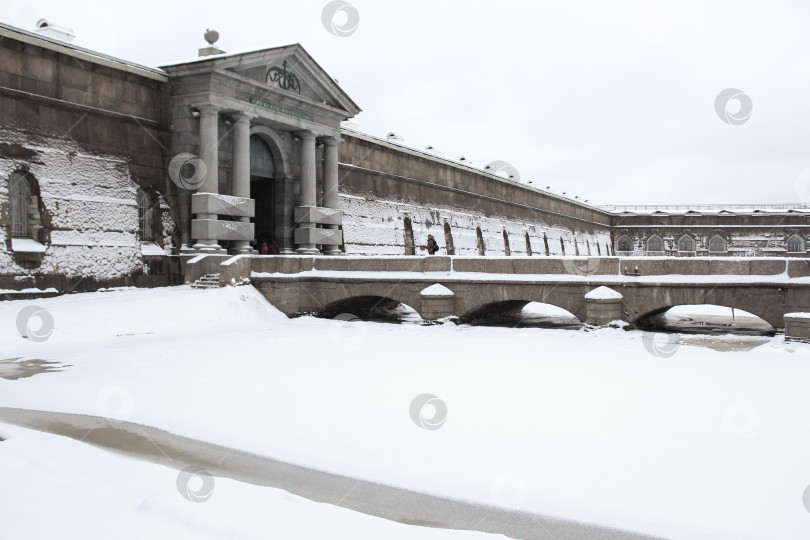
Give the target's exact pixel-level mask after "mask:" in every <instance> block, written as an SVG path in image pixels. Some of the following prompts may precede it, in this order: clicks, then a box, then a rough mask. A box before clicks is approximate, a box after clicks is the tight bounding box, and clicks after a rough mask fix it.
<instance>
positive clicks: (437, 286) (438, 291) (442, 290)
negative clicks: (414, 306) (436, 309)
mask: <svg viewBox="0 0 810 540" xmlns="http://www.w3.org/2000/svg"><path fill="white" fill-rule="evenodd" d="M419 294H420V295H422V296H453V295H455V294H456V293H454V292H453V291H451V290H450V289H448V288H447V287H445V286H444V285H442V284H441V283H434V284H433V285H431V286H430V287H427V288H425V289H422V292H420V293H419Z"/></svg>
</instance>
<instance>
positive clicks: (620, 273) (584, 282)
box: [186, 255, 810, 328]
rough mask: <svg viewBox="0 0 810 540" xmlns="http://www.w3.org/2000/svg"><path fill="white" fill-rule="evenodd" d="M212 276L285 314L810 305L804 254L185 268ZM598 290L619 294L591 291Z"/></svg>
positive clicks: (361, 260) (637, 315) (778, 323)
mask: <svg viewBox="0 0 810 540" xmlns="http://www.w3.org/2000/svg"><path fill="white" fill-rule="evenodd" d="M216 273H218V274H219V279H220V284H221V285H227V284H231V285H233V284H238V283H244V282H245V281H246V280H247V279H249V280H250V282H251V283H253V285H255V286H256V287H257V288H258V289H259V290H260V291H261V292H262V294H263V295H264V296H265V297H266V298H267V299H268V301H270V302H271V303H272V304H273V305H274V306H276V307H277V308H278V309H280V310H281V311H283V312H284V313H286V314H287V315H297V314H303V313H323V314H327V315H328V314H339V313H341V312H343V311H350V306H352V305H357V303H358V302H361V303H362V301H363V300H364V299H365V300H370V299H373V300H374V301H375V302H378V303H379V302H380V301H381V299H385V300H386V301H388V302H389V303H404V304H407V305H408V306H410V307H412V308H413V309H415V310H416V311H417V312H419V314H420V315H422V317H424V318H425V319H438V318H441V317H447V316H456V317H460V318H464V317H470V316H474V315H476V314H480V313H484V312H498V311H506V310H513V309H515V308H519V307H521V306H522V305H525V304H527V303H528V302H543V303H547V304H552V305H554V306H558V307H561V308H563V309H566V310H568V311H569V312H571V313H572V314H573V315H575V316H576V317H577V318H579V319H580V320H581V321H583V322H588V323H591V324H603V323H604V322H607V321H609V320H615V319H617V318H621V319H622V320H624V321H626V322H628V323H635V322H636V321H638V320H640V319H642V318H644V317H646V316H648V315H652V314H655V313H660V312H662V311H665V310H666V309H668V308H670V307H673V306H678V305H690V304H715V305H719V306H727V307H733V308H737V309H741V310H744V311H748V312H750V313H753V314H754V315H757V316H759V317H761V318H762V319H764V320H765V321H766V322H768V323H769V324H770V325H772V326H773V327H774V328H784V315H785V314H786V313H790V312H800V311H810V259H785V258H737V259H731V258H728V257H722V258H721V257H717V258H712V257H700V258H681V257H679V258H675V257H672V258H670V257H656V258H649V257H638V258H635V257H536V258H533V257H532V258H513V257H500V258H491V257H446V256H444V257H443V256H433V257H419V256H414V257H404V256H403V257H317V256H315V257H308V256H256V255H239V256H235V257H231V258H223V259H217V258H214V257H205V256H201V257H197V258H196V259H194V260H192V261H190V262H189V264H188V267H187V268H186V278H187V281H189V280H190V281H193V280H194V279H196V277H195V276H197V277H199V276H201V275H204V274H216ZM599 287H607V288H609V289H610V290H612V291H615V293H618V294H615V293H611V292H610V291H605V289H600V291H598V292H596V293H594V292H592V291H594V290H595V289H597V288H599ZM605 292H606V293H607V294H602V293H605ZM589 293H591V294H589ZM586 295H587V296H588V297H589V298H586ZM347 306H349V307H348V308H347Z"/></svg>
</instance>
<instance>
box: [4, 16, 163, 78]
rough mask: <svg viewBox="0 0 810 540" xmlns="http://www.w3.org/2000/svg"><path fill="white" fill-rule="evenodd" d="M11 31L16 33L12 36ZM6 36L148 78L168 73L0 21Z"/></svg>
mask: <svg viewBox="0 0 810 540" xmlns="http://www.w3.org/2000/svg"><path fill="white" fill-rule="evenodd" d="M12 33H13V34H17V35H16V36H14V35H12ZM6 36H8V37H11V38H12V39H16V40H18V41H23V42H27V43H31V44H33V45H36V46H41V47H45V48H49V49H54V50H59V52H65V53H66V54H69V55H72V56H77V57H79V58H82V59H84V60H88V61H91V62H94V63H98V64H102V65H107V66H110V67H114V68H117V69H123V70H124V71H130V72H133V73H137V74H139V75H144V76H149V77H150V78H159V79H161V80H165V77H166V76H167V75H168V73H166V72H165V71H163V70H162V69H158V68H154V67H149V66H144V65H141V64H138V63H136V62H131V61H129V60H123V59H121V58H116V57H114V56H110V55H108V54H104V53H100V52H98V51H93V50H90V49H85V48H84V47H79V46H77V45H74V44H72V43H68V42H66V41H62V40H59V39H55V38H52V37H49V36H46V35H43V34H41V33H37V32H29V31H28V30H23V29H22V28H17V27H16V26H11V25H9V24H4V23H0V37H6Z"/></svg>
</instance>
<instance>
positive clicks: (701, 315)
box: [635, 304, 776, 335]
mask: <svg viewBox="0 0 810 540" xmlns="http://www.w3.org/2000/svg"><path fill="white" fill-rule="evenodd" d="M689 307H692V308H697V309H695V310H694V311H693V310H688V311H687V310H682V311H683V312H682V313H681V314H680V316H679V314H678V313H675V314H672V315H670V316H667V317H664V314H666V313H667V312H669V311H670V310H672V309H673V308H689ZM718 307H724V308H730V309H732V310H737V313H735V314H734V315H735V316H734V318H733V319H732V317H731V315H732V313H729V312H728V311H726V312H725V313H718V312H717V311H716V310H715V309H712V308H718ZM707 308H708V309H707ZM740 312H742V313H740ZM685 314H688V317H684V316H683V315H685ZM749 315H750V316H753V318H751V317H748V316H749ZM739 317H744V319H743V321H742V323H743V324H742V325H740V324H739V323H740V322H741V321H740V319H739ZM635 326H636V328H638V329H640V330H651V331H671V332H683V333H698V334H704V333H707V334H715V333H732V334H736V333H741V334H752V335H773V333H774V332H775V330H776V327H775V326H774V325H773V324H771V323H769V322H768V321H767V320H765V319H764V318H763V317H761V316H759V315H757V314H756V313H753V312H751V311H748V310H744V309H742V308H739V307H736V306H718V305H716V304H700V305H689V304H682V305H677V306H670V307H663V308H660V309H657V310H655V311H652V312H650V313H648V314H646V315H644V316H642V317H640V318H639V319H638V320H637V321H636V324H635Z"/></svg>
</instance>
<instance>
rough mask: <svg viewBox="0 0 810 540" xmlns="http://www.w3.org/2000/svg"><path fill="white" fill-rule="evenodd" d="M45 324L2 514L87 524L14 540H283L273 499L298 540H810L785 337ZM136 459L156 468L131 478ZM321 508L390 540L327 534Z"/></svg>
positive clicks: (83, 303) (6, 402) (130, 293)
mask: <svg viewBox="0 0 810 540" xmlns="http://www.w3.org/2000/svg"><path fill="white" fill-rule="evenodd" d="M38 304H40V305H41V307H42V308H43V309H46V310H47V311H48V312H49V313H50V314H51V315H52V316H53V319H54V321H55V326H54V329H53V333H52V335H51V336H50V337H49V338H48V339H47V340H44V341H41V342H33V341H31V340H28V339H22V338H21V337H20V336H19V334H18V333H17V329H16V325H15V317H16V316H17V314H18V313H19V312H20V307H21V306H19V305H15V303H12V302H8V303H3V305H0V340H2V343H4V350H3V354H2V355H0V407H2V408H4V411H5V412H4V414H3V415H0V416H3V417H4V419H3V418H0V422H3V421H5V422H8V423H7V425H6V427H3V426H2V425H0V432H2V433H0V437H4V438H6V439H7V440H5V441H2V442H0V482H2V483H3V485H4V486H6V485H12V486H16V487H15V488H14V489H12V490H3V491H2V492H0V505H3V507H4V508H8V507H12V506H13V507H15V508H18V509H21V510H23V509H25V508H27V507H26V506H25V505H24V502H23V501H24V500H26V499H25V498H24V497H23V495H25V494H26V493H28V492H29V491H31V490H29V489H25V490H23V487H24V486H37V488H36V489H35V490H34V492H33V495H30V494H29V499H30V496H35V497H39V498H40V499H41V498H42V497H44V496H47V497H46V498H47V500H48V501H49V505H51V506H52V507H54V508H61V507H62V506H64V507H65V508H68V509H70V512H64V515H62V514H60V520H61V521H60V520H54V521H48V520H41V519H39V520H38V519H36V518H34V517H33V516H29V517H26V516H28V514H27V513H26V512H25V511H21V512H20V513H15V514H13V515H15V516H17V517H16V518H13V519H9V518H8V515H9V514H6V520H5V521H4V522H3V526H4V527H6V529H5V530H11V531H18V532H19V531H24V532H25V533H26V535H27V536H31V535H38V536H53V535H54V534H57V533H58V530H62V529H63V528H65V527H66V526H70V527H73V529H72V530H75V531H79V533H80V537H85V538H86V537H100V536H98V535H95V534H94V533H93V531H92V530H90V529H88V528H87V525H86V524H87V523H93V520H94V518H96V517H97V516H96V510H95V508H96V506H98V505H104V507H105V508H106V510H105V512H108V513H109V515H110V516H111V518H110V519H113V520H118V521H120V522H126V523H127V524H128V526H130V527H132V530H133V531H135V532H136V533H139V534H141V535H142V536H143V535H152V536H154V534H153V533H154V530H153V529H152V528H150V524H154V520H155V519H158V517H157V516H162V517H160V518H159V519H160V520H163V521H160V523H163V524H164V525H163V526H164V528H165V530H166V531H169V530H171V531H172V534H174V537H177V535H185V536H191V537H205V538H220V537H221V538H226V537H229V535H230V537H232V536H233V534H234V533H233V531H220V532H218V529H217V523H219V521H216V520H215V521H212V520H214V516H217V519H224V520H228V519H230V520H231V521H233V522H234V523H239V524H240V525H239V527H241V528H239V530H238V532H237V533H236V535H237V536H240V537H254V536H256V537H261V535H258V536H257V530H260V531H261V533H263V534H264V535H265V536H266V535H267V534H272V533H273V532H274V531H275V532H276V533H277V534H278V533H279V531H281V528H280V527H281V525H280V523H281V521H279V524H278V525H277V526H276V528H275V529H274V528H273V526H272V525H269V524H267V523H259V522H258V521H257V520H258V519H259V518H257V517H254V516H252V515H251V516H247V517H245V516H243V515H242V514H240V510H239V508H246V507H250V506H251V505H253V504H255V501H258V500H262V501H265V503H264V504H269V505H270V506H272V508H276V509H282V508H284V509H286V510H285V511H284V512H282V514H289V515H295V516H298V517H299V518H301V517H305V516H311V517H310V518H309V519H305V521H306V523H307V526H306V527H305V526H304V525H299V526H298V529H295V527H296V525H295V523H291V524H290V527H293V529H292V530H294V531H297V534H294V535H287V536H286V537H298V538H317V537H323V536H324V535H326V536H329V537H332V538H344V537H345V538H378V537H391V538H395V537H398V536H396V534H401V535H402V536H401V537H402V538H434V537H436V536H435V535H436V534H440V535H444V536H441V537H443V538H445V537H446V538H462V537H464V538H467V537H468V538H478V537H479V536H480V535H484V536H486V535H487V534H489V535H497V534H511V535H512V536H515V537H521V538H546V537H549V538H552V537H553V538H565V537H575V538H577V537H579V538H587V537H588V536H587V535H586V533H584V532H583V531H592V532H593V533H594V534H595V535H596V536H595V537H603V536H604V535H605V534H610V533H605V531H610V530H620V531H631V533H630V534H631V536H629V537H633V535H636V536H638V537H664V538H701V539H704V538H708V539H712V538H718V539H719V538H729V537H734V538H774V537H779V538H787V539H791V538H796V539H803V538H807V537H808V536H810V523H809V521H808V519H809V518H810V514H808V510H807V509H806V508H805V507H804V505H803V502H802V501H803V493H804V492H805V489H806V488H807V486H808V485H810V464H809V463H808V462H807V459H806V456H807V455H808V454H810V434H808V431H807V430H805V429H803V428H802V426H806V425H808V423H810V397H808V393H807V391H806V383H805V381H807V380H810V347H808V346H806V345H802V344H785V343H784V342H783V339H782V337H781V336H780V335H777V336H773V337H769V336H762V335H758V336H746V335H720V336H710V335H706V334H687V333H685V332H684V333H660V334H651V333H646V332H642V331H638V330H635V331H625V330H623V329H622V328H600V329H590V328H582V329H561V328H525V327H524V328H520V327H518V328H503V327H482V326H471V325H460V326H457V325H455V324H452V323H449V324H444V325H433V326H420V325H418V324H380V323H370V322H362V321H346V320H324V319H316V318H313V317H301V318H298V319H292V320H290V319H287V318H286V317H284V316H283V315H281V314H280V313H279V312H278V311H276V310H275V309H274V308H272V307H271V306H269V305H267V304H266V302H265V301H264V300H263V298H261V296H260V295H258V293H257V292H256V291H255V290H254V289H252V288H250V287H239V288H232V287H228V288H225V289H218V290H211V291H196V290H189V289H186V288H182V287H178V288H170V289H164V290H126V291H117V292H110V293H93V294H81V295H69V296H63V297H58V298H52V299H48V300H43V301H41V302H38ZM737 315H739V316H744V315H742V314H737ZM680 316H681V315H679V317H680ZM687 316H688V315H687ZM709 316H715V315H712V314H709ZM735 316H736V315H735ZM5 344H7V345H5ZM718 344H721V345H722V346H720V347H718ZM718 348H719V349H721V350H716V349H718ZM11 409H24V410H38V411H45V412H43V413H37V414H41V415H42V416H41V417H39V419H38V420H37V419H36V418H34V420H32V419H31V417H29V418H28V420H26V421H23V420H21V419H20V417H19V414H21V413H17V414H18V416H17V417H16V419H15V418H12V417H11V416H9V415H12V416H13V414H15V413H9V410H11ZM48 411H50V413H49V412H48ZM22 414H24V413H22ZM29 414H30V413H29ZM65 415H72V416H65ZM43 419H45V420H43ZM98 419H101V420H98ZM94 422H96V424H94ZM97 422H107V424H103V423H102V424H98V423H97ZM15 423H16V424H22V425H27V426H29V427H36V428H37V429H40V430H43V433H44V434H45V435H47V437H50V438H47V437H46V438H39V437H36V436H34V435H33V434H32V433H29V432H28V431H15V430H16V429H17V428H16V427H14V426H15ZM105 425H108V427H109V425H112V426H113V427H114V429H106V428H105V427H104V426H105ZM133 426H134V427H133ZM49 432H53V433H59V434H62V435H66V436H68V438H69V441H72V443H71V444H72V445H71V446H69V447H63V445H65V444H66V443H64V442H58V441H57V439H58V440H61V439H64V437H53V436H52V435H49V434H48V433H49ZM125 433H128V435H126V434H125ZM80 441H84V442H91V443H92V444H93V445H97V446H99V447H104V448H108V449H114V450H117V451H122V452H125V453H127V454H128V455H129V456H130V457H120V456H119V457H115V458H114V460H113V461H111V462H110V464H109V467H110V469H109V471H115V470H118V469H120V470H121V471H122V472H121V476H119V478H118V479H116V475H115V474H114V473H110V472H108V473H105V474H102V473H101V472H94V468H93V467H92V466H90V463H93V462H95V461H99V460H102V456H100V455H99V456H96V457H94V458H92V459H89V458H88V457H86V456H85V454H84V452H85V451H84V450H82V449H81V448H82V447H84V446H87V445H85V444H84V442H80ZM178 441H184V442H183V443H182V444H180V443H178ZM178 444H180V446H181V447H182V448H184V450H183V451H182V452H179V453H177V452H175V450H176V448H177V447H178ZM75 445H78V447H77V446H75ZM183 445H185V446H183ZM212 449H213V450H212ZM14 452H16V453H14ZM73 452H75V457H71V456H74V454H73ZM173 452H175V453H173ZM212 452H214V453H212ZM215 452H220V454H215ZM229 453H230V456H229ZM40 454H42V455H43V456H51V457H50V458H47V459H46V458H45V457H43V461H41V462H37V461H35V460H33V457H32V458H24V457H22V456H37V455H40ZM94 455H95V454H94ZM4 456H5V457H6V458H7V459H5V461H4ZM15 456H16V459H17V461H15ZM81 456H85V457H81ZM222 456H225V457H222ZM131 458H137V460H135V461H138V462H143V463H144V464H146V465H148V466H149V467H152V468H149V469H147V470H144V471H140V469H139V471H140V472H138V473H137V474H135V473H133V474H132V475H130V476H126V481H124V480H123V478H124V476H123V475H124V472H123V471H125V470H126V469H127V468H129V467H130V465H127V464H128V463H129V462H130V461H132V462H133V464H132V465H131V467H135V465H134V463H135V461H133V460H132V459H131ZM220 458H222V459H221V460H220ZM105 459H106V458H105ZM110 459H113V458H110ZM20 460H22V462H21V461H20ZM167 460H168V461H167ZM218 460H220V461H218ZM9 463H11V464H16V465H14V466H13V467H11V468H9V467H8V464H9ZM26 463H28V464H27V465H26ZM49 463H50V464H49ZM754 463H755V464H756V466H755V467H754V466H751V464H754ZM184 464H185V465H188V466H191V465H195V466H200V467H203V468H205V469H210V471H209V472H210V473H211V474H212V475H213V476H214V477H215V478H216V479H217V484H216V488H215V489H214V492H213V496H212V497H211V499H210V500H209V501H207V502H205V503H204V504H191V503H187V501H186V500H185V499H183V498H182V497H180V496H179V495H178V492H177V489H176V488H175V486H174V482H173V479H172V481H170V482H168V483H165V478H166V477H167V474H168V473H167V472H166V471H165V467H164V466H165V465H168V466H170V467H173V469H172V470H174V471H175V472H174V473H173V474H174V475H176V474H177V473H176V470H177V469H178V468H181V465H184ZM155 467H158V469H155ZM285 467H286V469H284V468H285ZM101 470H102V469H99V471H101ZM161 471H163V472H161ZM285 471H286V472H285ZM313 471H314V472H313ZM79 472H81V473H82V475H79V476H76V475H78V474H79ZM151 475H154V477H155V480H154V484H152V483H145V482H146V480H141V478H144V479H146V478H151V477H152V476H151ZM161 479H163V480H161ZM76 482H78V484H77V483H76ZM122 482H123V483H122ZM319 482H320V483H319ZM330 482H333V483H330ZM82 486H84V487H82ZM380 486H382V487H380ZM76 489H80V491H81V493H82V496H81V497H78V498H77V497H76V496H75V490H76ZM256 490H259V491H256ZM273 490H277V491H273ZM280 490H284V491H280ZM23 491H24V492H25V493H23ZM284 492H289V493H292V494H298V495H300V496H302V497H303V498H302V499H295V502H294V503H293V502H291V500H288V499H285V498H284V496H283V495H280V494H281V493H284ZM272 493H277V495H273V496H272V497H271V498H269V497H270V495H269V494H272ZM290 496H292V495H290ZM414 497H415V498H414ZM267 498H269V499H267ZM312 500H315V501H322V502H326V503H328V504H327V505H326V506H327V507H329V508H337V509H339V510H342V511H344V512H349V514H351V516H354V515H355V514H357V515H359V516H365V517H364V518H362V519H366V520H370V519H372V518H373V519H379V518H376V517H374V516H384V517H386V518H388V521H386V520H381V522H379V523H378V522H376V521H375V522H373V523H371V522H368V521H362V519H361V521H362V523H365V524H366V525H368V527H369V528H368V529H363V528H362V527H365V526H366V525H363V526H362V527H361V526H360V525H357V524H355V525H351V526H349V525H347V523H348V522H349V521H346V520H355V519H359V518H355V517H351V516H348V517H347V516H344V515H343V514H341V515H340V516H341V517H339V518H338V517H335V516H333V517H332V518H323V520H321V518H317V519H316V518H315V517H314V516H316V515H320V514H319V513H320V512H321V511H323V507H324V505H316V506H309V504H314V503H312ZM268 501H272V504H271V503H270V502H268ZM369 501H371V503H369ZM426 501H434V502H435V504H434V503H431V504H426ZM189 504H190V506H189ZM285 504H290V505H292V507H290V508H288V507H287V506H285ZM375 505H376V506H375ZM442 505H445V506H442ZM437 509H438V510H437ZM481 509H494V510H492V511H491V513H487V512H484V511H482V510H481ZM358 511H360V512H363V513H361V514H359V513H358ZM259 514H261V511H260V512H259ZM229 516H230V518H229ZM471 516H473V517H475V518H476V519H471ZM237 517H238V519H237ZM279 519H280V520H282V517H279ZM166 520H168V521H166ZM197 520H201V522H206V523H208V524H209V526H207V527H206V529H205V530H204V531H201V530H196V529H193V528H189V527H192V525H190V524H192V523H195V522H196V521H197ZM206 520H207V521H206ZM521 520H523V521H521ZM166 523H168V524H166ZM352 523H355V521H352ZM386 523H394V524H395V525H396V526H397V527H404V528H405V530H404V531H403V530H400V529H396V530H394V529H392V530H391V531H394V532H391V531H389V530H388V529H387V528H386V527H391V526H392V525H387V524H386ZM419 524H422V525H425V524H429V525H434V526H439V527H460V528H462V529H476V530H478V531H484V532H475V531H464V530H453V529H449V528H448V529H435V528H433V529H431V528H424V527H420V526H418V525H419ZM532 524H534V525H532ZM555 524H556V525H558V526H559V528H558V529H555V528H554V526H555ZM584 524H588V526H587V527H586V526H585V525H584ZM234 526H236V525H234ZM57 527H61V528H59V529H58V530H57ZM307 527H308V528H307ZM358 527H360V528H358ZM380 527H382V528H386V529H385V532H381V531H382V530H383V529H381V528H380ZM510 527H512V528H511V529H510ZM157 530H158V531H161V530H163V529H161V528H159V527H158V529H157ZM363 530H366V532H363ZM597 532H598V533H599V534H597ZM29 533H30V534H29ZM395 533H396V534H395ZM459 534H460V535H462V536H458V535H459ZM167 535H168V533H165V534H164V536H165V537H170V536H167ZM600 535H601V536H600ZM157 536H158V537H160V536H161V535H160V534H158V535H157ZM12 537H14V536H12ZM620 537H621V536H620Z"/></svg>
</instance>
